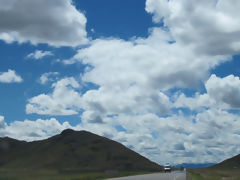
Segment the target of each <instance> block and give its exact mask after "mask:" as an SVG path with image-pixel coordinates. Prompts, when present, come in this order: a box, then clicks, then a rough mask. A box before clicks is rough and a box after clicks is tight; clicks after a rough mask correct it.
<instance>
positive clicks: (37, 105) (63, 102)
mask: <svg viewBox="0 0 240 180" xmlns="http://www.w3.org/2000/svg"><path fill="white" fill-rule="evenodd" d="M79 86H80V85H79V83H78V82H77V81H76V80H75V79H74V78H64V79H61V80H60V81H58V82H57V83H54V84H53V85H52V87H53V93H52V94H40V95H38V96H35V97H33V98H31V99H29V100H28V104H27V106H26V112H27V113H28V114H31V113H37V114H48V115H73V114H77V113H78V111H79V110H80V105H81V95H80V94H79V93H78V92H77V91H75V90H76V89H77V88H79Z"/></svg>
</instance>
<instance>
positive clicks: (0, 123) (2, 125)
mask: <svg viewBox="0 0 240 180" xmlns="http://www.w3.org/2000/svg"><path fill="white" fill-rule="evenodd" d="M5 127H6V123H5V122H4V116H0V129H3V128H5Z"/></svg>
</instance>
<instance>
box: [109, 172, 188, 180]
mask: <svg viewBox="0 0 240 180" xmlns="http://www.w3.org/2000/svg"><path fill="white" fill-rule="evenodd" d="M108 180H186V172H172V173H155V174H147V175H139V176H129V177H123V178H113V179H108Z"/></svg>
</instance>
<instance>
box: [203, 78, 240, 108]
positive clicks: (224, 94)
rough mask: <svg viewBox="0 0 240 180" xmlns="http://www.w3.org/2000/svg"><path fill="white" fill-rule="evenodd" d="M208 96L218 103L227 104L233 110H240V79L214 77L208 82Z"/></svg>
mask: <svg viewBox="0 0 240 180" xmlns="http://www.w3.org/2000/svg"><path fill="white" fill-rule="evenodd" d="M206 89H207V92H208V94H209V95H210V96H211V97H212V98H213V99H215V100H216V101H218V102H221V103H226V104H228V105H229V106H230V107H231V108H238V109H239V108H240V80H239V77H235V76H233V75H229V76H227V77H224V78H219V77H217V76H216V75H212V76H211V77H210V78H209V80H208V81H207V82H206Z"/></svg>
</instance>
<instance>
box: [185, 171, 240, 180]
mask: <svg viewBox="0 0 240 180" xmlns="http://www.w3.org/2000/svg"><path fill="white" fill-rule="evenodd" d="M188 180H240V171H239V170H227V169H211V168H209V169H194V170H193V169H191V170H188Z"/></svg>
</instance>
